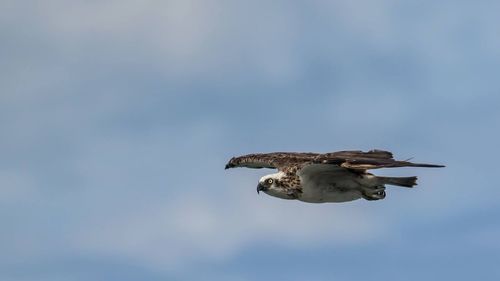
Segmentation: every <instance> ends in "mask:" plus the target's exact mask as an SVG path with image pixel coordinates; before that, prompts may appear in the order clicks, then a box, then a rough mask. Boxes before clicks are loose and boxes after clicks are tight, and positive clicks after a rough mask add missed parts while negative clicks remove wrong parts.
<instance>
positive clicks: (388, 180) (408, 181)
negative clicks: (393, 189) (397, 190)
mask: <svg viewBox="0 0 500 281" xmlns="http://www.w3.org/2000/svg"><path fill="white" fill-rule="evenodd" d="M377 178H378V179H379V180H381V181H382V182H383V184H390V185H397V186H404V187H413V186H415V185H417V177H377Z"/></svg>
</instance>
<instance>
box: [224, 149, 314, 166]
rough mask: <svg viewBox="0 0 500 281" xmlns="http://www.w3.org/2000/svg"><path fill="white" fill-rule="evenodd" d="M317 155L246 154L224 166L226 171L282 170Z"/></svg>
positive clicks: (286, 153)
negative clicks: (241, 169) (234, 169)
mask: <svg viewBox="0 0 500 281" xmlns="http://www.w3.org/2000/svg"><path fill="white" fill-rule="evenodd" d="M318 155H319V154H318V153H300V152H273V153H258V154H248V155H243V156H239V157H233V158H231V160H229V162H228V163H227V165H226V169H229V168H235V167H246V168H255V169H260V168H270V169H283V168H284V167H288V166H295V165H301V164H304V163H309V162H311V161H313V160H314V158H315V157H317V156H318Z"/></svg>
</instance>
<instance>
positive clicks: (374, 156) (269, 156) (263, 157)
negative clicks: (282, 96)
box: [226, 150, 444, 171]
mask: <svg viewBox="0 0 500 281" xmlns="http://www.w3.org/2000/svg"><path fill="white" fill-rule="evenodd" d="M308 164H329V165H333V166H338V167H340V168H345V169H350V170H358V171H365V170H370V169H380V168H396V167H428V168H438V167H444V166H442V165H434V164H420V163H412V162H408V161H398V160H394V158H393V157H392V153H391V152H389V151H384V150H370V151H368V152H363V151H359V150H353V151H337V152H331V153H324V154H318V153H300V152H273V153H259V154H248V155H243V156H239V157H233V158H231V160H229V162H228V163H227V165H226V169H228V168H235V167H247V168H256V169H260V168H271V169H279V170H282V169H284V168H285V167H290V166H295V167H304V166H305V165H308Z"/></svg>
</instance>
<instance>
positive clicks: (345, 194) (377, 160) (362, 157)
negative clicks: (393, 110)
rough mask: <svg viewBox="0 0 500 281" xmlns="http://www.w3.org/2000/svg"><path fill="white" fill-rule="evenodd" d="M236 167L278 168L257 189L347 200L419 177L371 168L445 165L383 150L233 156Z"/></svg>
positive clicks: (373, 196) (313, 199)
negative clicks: (388, 174)
mask: <svg viewBox="0 0 500 281" xmlns="http://www.w3.org/2000/svg"><path fill="white" fill-rule="evenodd" d="M235 167H247V168H256V169H259V168H271V169H278V172H277V173H275V174H270V175H266V176H263V177H262V178H261V179H260V180H259V184H258V185H257V193H259V192H260V191H263V192H264V193H266V194H268V195H271V196H274V197H278V198H282V199H292V200H293V199H296V200H300V201H304V202H309V203H324V202H346V201H352V200H356V199H360V198H364V199H366V200H380V199H384V198H385V185H395V186H404V187H413V186H415V185H416V184H417V177H381V176H375V175H373V174H371V173H368V172H367V171H368V170H371V169H380V168H398V167H427V168H439V167H444V166H443V165H434V164H419V163H411V162H408V160H406V161H398V160H394V158H393V156H392V153H391V152H389V151H383V150H370V151H368V152H363V151H337V152H331V153H324V154H319V153H302V152H273V153H259V154H248V155H243V156H239V157H233V158H232V159H231V160H229V162H228V163H227V165H226V169H228V168H235Z"/></svg>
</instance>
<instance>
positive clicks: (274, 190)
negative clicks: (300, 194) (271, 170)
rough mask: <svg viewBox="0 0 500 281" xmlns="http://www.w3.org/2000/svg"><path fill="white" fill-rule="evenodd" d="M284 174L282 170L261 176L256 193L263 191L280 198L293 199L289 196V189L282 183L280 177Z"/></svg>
mask: <svg viewBox="0 0 500 281" xmlns="http://www.w3.org/2000/svg"><path fill="white" fill-rule="evenodd" d="M284 176H285V173H283V172H278V173H276V174H270V175H266V176H263V177H262V178H260V180H259V184H258V185H257V193H259V192H260V191H263V192H264V193H266V194H267V195H271V196H274V197H278V198H282V199H294V198H292V197H291V196H290V194H289V190H288V189H287V188H286V187H284V186H283V184H282V178H283V177H284Z"/></svg>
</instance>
